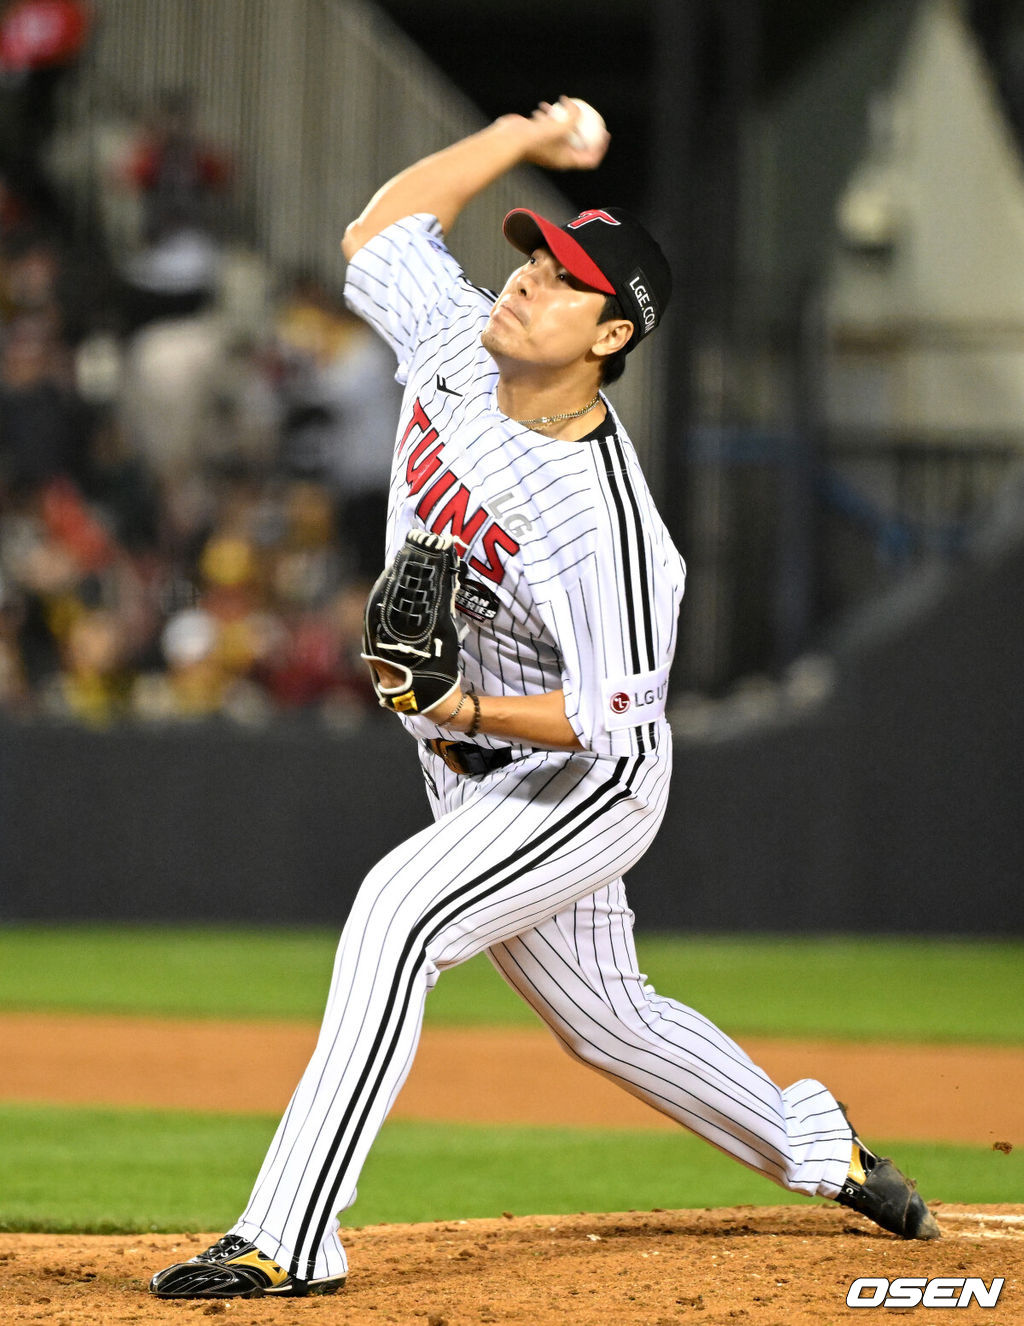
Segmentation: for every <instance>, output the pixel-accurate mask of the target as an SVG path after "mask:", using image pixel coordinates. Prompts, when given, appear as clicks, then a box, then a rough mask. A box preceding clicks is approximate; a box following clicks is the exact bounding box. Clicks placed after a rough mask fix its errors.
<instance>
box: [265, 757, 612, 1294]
mask: <svg viewBox="0 0 1024 1326" xmlns="http://www.w3.org/2000/svg"><path fill="white" fill-rule="evenodd" d="M627 763H628V761H627V760H626V758H625V757H622V758H621V759H620V760H618V761H617V762H616V766H615V770H614V772H613V774H612V776H611V777H610V778H609V779H608V780H607V781H606V782H605V783H604V784H602V785H601V786H600V787H598V788H596V789H595V790H594V791H593V792H592V793H591V794H590V795H589V796H588V797H587V798H586V800H585V801H583V802H581V803H580V805H578V806H575V807H573V809H572V810H571V811H569V812H568V813H567V814H566V815H564V816H562V818H561V819H559V820H557V821H555V822H554V823H552V824H550V825H549V826H548V827H547V828H546V829H545V830H544V832H543V833H541V834H540V835H538V837H537V838H536V839H535V841H534V842H533V844H532V845H531V846H530V847H528V848H526V849H525V851H526V852H528V853H533V852H536V849H537V848H538V847H541V845H542V844H544V843H545V842H547V840H549V839H550V838H551V837H552V835H555V834H560V833H562V834H563V836H562V837H561V838H559V839H557V841H555V842H548V843H547V846H546V847H545V848H544V850H542V851H541V852H540V853H539V854H538V855H535V856H534V857H533V859H532V860H530V861H528V862H525V863H523V864H520V865H519V868H518V869H516V870H514V871H512V873H511V874H509V875H507V876H505V877H503V878H501V879H499V880H497V881H496V882H490V883H488V881H493V877H494V876H495V875H497V874H500V873H501V872H503V871H505V870H506V869H507V868H508V867H510V866H512V865H515V864H516V863H517V862H518V861H520V860H521V857H522V854H523V853H522V850H520V851H518V852H517V853H515V854H513V855H511V856H507V857H505V858H504V859H503V860H502V861H500V862H499V863H498V864H497V865H496V866H494V867H492V868H491V869H489V870H487V871H486V872H484V874H482V875H478V876H477V877H476V878H474V879H471V880H469V881H467V882H466V883H465V884H462V885H460V886H459V887H457V888H456V889H454V890H452V892H451V893H449V894H448V895H447V896H446V897H444V898H443V899H442V900H441V901H440V902H439V903H437V904H436V905H435V906H434V907H432V908H431V909H430V910H429V911H428V912H426V913H425V914H424V916H423V918H422V919H421V921H420V923H419V926H418V927H417V929H415V930H414V931H413V932H412V933H411V934H410V935H409V936H408V937H407V938H406V941H405V944H404V945H403V947H402V951H401V953H400V955H399V958H398V962H397V964H396V973H397V974H396V977H395V980H394V982H393V984H392V987H391V990H390V992H389V994H388V997H387V1001H386V1005H385V1009H384V1013H383V1015H382V1017H381V1019H380V1026H379V1028H378V1031H377V1035H376V1038H375V1039H374V1042H373V1045H372V1047H371V1049H370V1052H369V1055H368V1057H367V1062H366V1065H365V1066H364V1068H363V1071H362V1073H361V1074H360V1076H359V1079H358V1082H357V1083H356V1086H355V1088H354V1090H353V1092H352V1094H351V1097H350V1099H349V1104H348V1106H347V1107H346V1110H345V1113H344V1114H343V1116H342V1118H341V1120H340V1121H339V1124H338V1127H337V1129H336V1130H335V1141H334V1143H333V1144H332V1146H331V1147H330V1149H329V1151H328V1155H327V1158H326V1159H325V1161H324V1163H323V1165H322V1167H321V1169H320V1173H319V1175H318V1176H317V1179H316V1183H315V1185H314V1195H313V1197H312V1198H311V1199H310V1202H309V1204H308V1206H307V1208H306V1211H305V1214H304V1215H303V1218H302V1221H301V1224H300V1226H299V1234H298V1238H297V1242H296V1252H295V1256H294V1259H293V1261H292V1265H291V1268H290V1269H291V1272H292V1274H293V1275H297V1276H300V1277H301V1278H303V1279H309V1278H310V1277H311V1276H312V1274H313V1261H314V1258H315V1255H316V1254H315V1249H313V1250H311V1251H310V1252H309V1253H308V1254H306V1266H305V1269H303V1257H302V1252H301V1249H302V1246H303V1244H304V1243H305V1242H306V1239H307V1237H308V1235H309V1232H310V1230H311V1229H312V1230H313V1231H315V1232H317V1233H318V1232H319V1230H320V1229H322V1228H323V1226H324V1225H325V1224H326V1222H327V1221H328V1220H329V1219H330V1218H331V1216H332V1215H333V1214H334V1207H333V1202H334V1197H335V1193H336V1192H337V1188H338V1186H339V1179H338V1178H336V1179H335V1181H334V1182H333V1183H332V1182H330V1175H331V1172H332V1171H334V1170H336V1168H337V1167H336V1165H335V1160H336V1158H337V1155H338V1150H339V1148H340V1145H341V1139H342V1137H343V1135H344V1134H345V1133H346V1132H347V1130H348V1126H349V1124H350V1123H351V1121H352V1117H353V1115H354V1113H355V1110H356V1106H357V1102H358V1101H359V1099H360V1098H361V1097H362V1095H363V1091H364V1088H365V1087H366V1085H367V1082H368V1081H369V1079H370V1076H371V1074H372V1072H373V1069H374V1066H376V1068H377V1073H376V1078H375V1080H374V1082H373V1084H372V1086H371V1088H370V1092H369V1095H368V1097H367V1100H366V1103H365V1105H364V1106H363V1109H362V1112H361V1114H360V1115H359V1118H358V1119H357V1120H356V1125H355V1129H354V1132H353V1136H352V1139H351V1140H350V1142H349V1145H348V1148H347V1149H346V1151H345V1153H344V1155H343V1156H342V1157H341V1163H340V1171H339V1173H344V1171H345V1169H346V1167H347V1166H348V1164H349V1163H350V1161H351V1159H352V1154H353V1151H354V1150H355V1146H356V1141H357V1139H358V1137H359V1135H360V1133H361V1130H362V1129H363V1128H364V1127H365V1125H366V1121H367V1117H368V1115H369V1113H370V1110H371V1108H372V1105H373V1101H374V1098H375V1094H376V1092H378V1091H379V1090H380V1087H381V1083H382V1081H383V1079H384V1077H385V1076H386V1073H387V1070H388V1067H389V1066H390V1063H391V1060H392V1058H393V1056H394V1054H395V1051H396V1048H397V1042H398V1035H399V1032H400V1030H401V1026H402V1020H403V1019H404V1018H405V1017H406V1015H407V1013H408V1008H409V1000H410V998H411V996H412V979H411V973H410V974H409V975H405V976H403V974H402V973H403V972H404V971H405V969H406V967H407V965H408V963H409V959H410V957H411V956H412V955H413V953H415V958H414V960H413V962H412V970H413V971H415V970H416V969H417V968H418V967H419V966H420V965H421V964H422V963H423V962H424V961H425V960H426V951H427V946H428V945H429V943H430V941H431V940H432V939H433V938H435V937H436V936H437V935H438V934H439V933H440V932H441V931H442V930H443V929H444V928H445V927H446V926H448V925H450V924H451V923H452V921H453V920H455V919H457V917H458V915H459V911H460V906H459V904H460V903H464V902H465V901H467V900H468V898H469V895H471V894H474V890H476V889H480V887H481V885H488V886H487V887H485V888H483V889H482V890H481V891H480V892H479V893H476V894H474V896H473V897H472V901H473V903H474V904H476V903H479V902H480V901H482V900H483V899H485V898H487V897H489V896H490V895H492V894H494V893H497V892H499V891H500V890H501V889H503V888H505V887H507V885H509V884H511V883H513V882H514V881H515V880H517V879H519V878H521V877H522V876H523V875H525V874H527V873H528V872H529V871H530V870H533V869H535V868H536V867H537V866H539V865H540V864H541V863H542V862H543V861H545V860H547V859H548V858H549V857H551V856H553V855H554V854H555V853H556V852H557V851H558V850H559V849H560V848H562V847H564V846H565V845H566V843H568V842H570V841H571V840H572V839H573V838H574V837H575V836H576V835H577V834H580V833H583V832H584V831H585V830H586V829H587V828H588V827H589V826H590V825H591V824H593V823H594V821H595V820H597V819H599V818H600V817H601V816H602V815H604V814H606V813H607V812H608V811H609V810H610V809H611V807H612V806H613V805H614V804H615V803H616V802H618V801H621V800H623V799H624V798H626V797H628V796H629V795H630V790H631V785H632V780H633V778H634V776H635V774H636V772H637V767H638V766H637V764H636V762H634V764H633V768H632V769H631V771H630V774H629V776H628V777H627V778H625V780H623V778H622V773H623V769H624V768H625V766H626V764H627ZM613 789H615V791H614V795H612V796H610V797H608V796H606V794H607V793H609V792H611V791H612V790H613ZM602 798H605V801H604V804H602V805H596V803H597V802H598V801H600V800H601V799H602ZM592 808H593V809H592ZM588 810H589V811H590V813H589V814H586V815H585V818H581V816H583V815H584V813H585V812H587V811H588ZM563 831H565V832H564V833H563ZM431 923H434V924H433V925H432V924H431ZM396 1009H397V1012H398V1018H397V1023H396V1025H395V1028H394V1031H393V1032H392V1033H391V1039H390V1041H389V1043H388V1045H387V1046H386V1048H383V1049H382V1047H383V1044H384V1038H385V1035H386V1031H387V1027H388V1026H389V1025H390V1024H391V1022H392V1017H393V1014H394V1013H395V1011H396Z"/></svg>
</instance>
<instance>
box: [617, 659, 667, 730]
mask: <svg viewBox="0 0 1024 1326" xmlns="http://www.w3.org/2000/svg"><path fill="white" fill-rule="evenodd" d="M668 672H669V669H668V665H667V664H666V665H665V666H664V667H661V668H658V670H657V671H656V672H637V673H634V674H633V675H632V676H630V677H606V678H605V679H604V681H603V682H602V683H601V701H602V704H603V706H604V725H605V727H606V728H607V729H608V731H609V732H615V731H617V730H618V729H619V728H624V727H641V726H642V725H643V724H644V723H653V722H654V720H655V719H657V718H661V717H662V715H663V714H664V712H665V700H666V697H667V695H668Z"/></svg>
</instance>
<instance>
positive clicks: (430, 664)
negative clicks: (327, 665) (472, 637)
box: [362, 529, 460, 714]
mask: <svg viewBox="0 0 1024 1326" xmlns="http://www.w3.org/2000/svg"><path fill="white" fill-rule="evenodd" d="M458 587H459V558H458V554H457V553H456V551H455V544H454V543H453V541H452V540H451V539H450V538H449V537H448V536H447V535H446V534H428V533H427V531H426V530H421V529H414V530H410V531H409V533H408V534H407V535H406V536H405V543H404V544H403V545H402V547H401V548H399V550H398V552H397V553H396V554H395V557H394V560H393V561H392V562H391V564H390V566H388V567H386V568H385V570H384V572H383V573H382V574H381V575H380V576H379V578H378V580H377V583H376V584H375V585H374V587H373V589H371V590H370V597H369V598H368V599H367V601H366V612H365V614H364V617H363V655H362V656H363V658H364V659H365V660H366V662H367V663H368V664H369V665H370V675H371V676H372V678H373V689H374V690H375V691H376V692H377V699H378V700H379V701H380V703H381V705H382V707H383V708H385V709H394V710H396V711H397V712H399V713H420V714H422V713H425V712H426V711H427V710H428V709H432V708H433V707H434V706H435V705H439V704H441V703H442V701H444V700H446V699H447V698H448V697H449V696H450V695H453V694H454V693H455V691H456V690H457V689H458V685H459V635H460V632H459V627H458V624H457V622H456V619H455V592H456V590H457V589H458ZM382 665H386V670H379V669H381V668H382Z"/></svg>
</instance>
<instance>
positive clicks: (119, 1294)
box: [0, 1203, 1024, 1326]
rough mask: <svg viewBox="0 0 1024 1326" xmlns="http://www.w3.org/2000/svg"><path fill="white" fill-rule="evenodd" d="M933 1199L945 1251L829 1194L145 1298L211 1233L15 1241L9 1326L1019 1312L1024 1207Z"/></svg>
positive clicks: (373, 1243) (4, 1250)
mask: <svg viewBox="0 0 1024 1326" xmlns="http://www.w3.org/2000/svg"><path fill="white" fill-rule="evenodd" d="M936 1209H937V1213H938V1215H939V1219H940V1221H941V1223H942V1227H943V1235H944V1237H943V1238H942V1240H941V1241H938V1242H934V1243H907V1242H903V1241H902V1240H900V1239H896V1238H893V1237H891V1236H889V1235H887V1234H884V1233H881V1232H879V1231H877V1230H875V1228H874V1226H872V1225H870V1224H869V1223H868V1222H867V1221H865V1220H863V1219H861V1218H860V1217H858V1216H855V1215H853V1214H852V1213H850V1212H848V1211H844V1210H842V1209H841V1208H839V1207H836V1206H833V1205H832V1204H831V1203H829V1204H825V1203H808V1204H807V1205H801V1206H796V1207H737V1208H734V1209H731V1210H717V1211H645V1212H641V1211H631V1212H627V1213H622V1214H612V1215H587V1214H581V1215H576V1216H529V1217H520V1218H515V1219H514V1218H512V1217H508V1218H505V1219H500V1220H468V1221H457V1222H453V1221H447V1222H438V1223H436V1224H421V1225H376V1226H372V1227H369V1228H366V1229H359V1230H349V1231H348V1232H347V1233H346V1236H345V1242H346V1245H347V1246H348V1248H349V1252H350V1257H351V1263H352V1272H351V1275H350V1277H349V1282H348V1285H347V1286H346V1288H345V1289H344V1290H343V1291H342V1293H341V1294H339V1295H337V1296H335V1297H332V1298H310V1299H298V1300H296V1299H289V1300H273V1299H260V1300H256V1301H252V1300H250V1301H243V1300H232V1301H227V1302H216V1301H197V1302H177V1303H175V1302H164V1301H161V1300H158V1299H154V1298H151V1297H150V1296H149V1295H148V1294H147V1293H146V1286H147V1283H148V1280H149V1277H150V1275H151V1274H152V1273H153V1271H155V1270H158V1269H159V1268H160V1267H162V1266H164V1265H166V1264H168V1263H169V1262H171V1261H175V1260H184V1259H187V1258H188V1257H191V1256H194V1255H195V1254H196V1253H197V1252H201V1251H202V1249H203V1248H204V1247H206V1246H207V1245H208V1244H209V1243H210V1242H211V1241H212V1238H213V1236H212V1235H211V1236H209V1237H207V1236H203V1235H173V1234H160V1235H157V1234H145V1235H136V1236H116V1237H83V1236H81V1235H67V1236H65V1235H56V1236H55V1235H41V1234H7V1235H2V1236H0V1263H2V1270H3V1274H2V1276H0V1321H3V1322H33V1321H45V1322H48V1323H65V1324H66V1326H121V1323H128V1322H132V1323H150V1322H152V1323H165V1322H175V1323H178V1324H179V1326H180V1324H181V1323H183V1322H198V1321H201V1320H205V1319H206V1318H208V1317H214V1318H223V1319H224V1321H225V1322H229V1323H231V1326H275V1324H276V1323H285V1322H287V1323H296V1322H300V1323H301V1322H305V1323H310V1324H312V1323H320V1322H323V1323H335V1322H339V1323H350V1324H351V1326H357V1324H358V1326H363V1324H364V1323H377V1322H380V1323H385V1322H393V1323H397V1324H399V1326H412V1324H413V1323H416V1324H417V1326H471V1324H472V1326H476V1324H477V1323H488V1322H491V1323H521V1324H522V1326H566V1324H567V1323H571V1324H572V1326H675V1324H676V1323H679V1322H693V1323H700V1326H717V1324H719V1323H721V1326H726V1323H728V1326H769V1324H771V1326H776V1324H778V1326H803V1324H804V1323H807V1324H808V1326H810V1323H812V1322H813V1323H815V1324H816V1326H817V1323H821V1322H823V1321H824V1322H835V1321H838V1320H841V1319H842V1320H845V1319H848V1318H851V1317H852V1318H853V1319H854V1320H856V1319H858V1316H859V1315H860V1314H858V1312H856V1311H854V1310H853V1309H851V1308H848V1307H847V1306H846V1295H847V1291H848V1289H849V1287H850V1285H851V1283H852V1281H853V1280H854V1279H856V1278H858V1277H862V1276H871V1277H885V1278H886V1279H889V1280H892V1279H895V1278H897V1277H899V1276H921V1277H927V1278H932V1277H936V1276H943V1277H948V1276H952V1277H959V1276H968V1277H970V1276H976V1277H979V1278H981V1279H982V1280H984V1281H985V1283H986V1285H991V1282H992V1279H993V1278H994V1277H997V1276H999V1277H1003V1278H1004V1279H1005V1285H1004V1287H1003V1289H1002V1292H1001V1295H1000V1298H999V1304H998V1309H997V1310H996V1311H995V1312H993V1311H992V1309H991V1308H981V1307H978V1306H977V1304H976V1303H973V1304H972V1306H970V1307H967V1308H964V1309H961V1310H958V1311H957V1312H956V1313H955V1320H956V1322H957V1323H958V1324H959V1323H967V1322H976V1323H981V1322H986V1323H991V1322H993V1321H1019V1320H1021V1319H1022V1318H1024V1206H1012V1207H1011V1206H1001V1207H997V1206H979V1207H961V1206H946V1207H942V1206H939V1207H937V1208H936ZM218 1232H219V1231H218ZM934 1315H935V1314H934V1313H929V1312H928V1311H927V1310H925V1317H926V1318H927V1319H928V1320H929V1321H930V1320H932V1319H933V1317H934ZM922 1320H924V1318H922Z"/></svg>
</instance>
